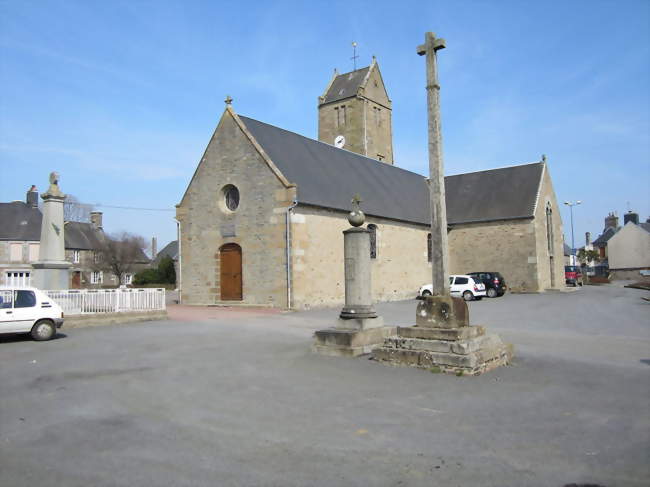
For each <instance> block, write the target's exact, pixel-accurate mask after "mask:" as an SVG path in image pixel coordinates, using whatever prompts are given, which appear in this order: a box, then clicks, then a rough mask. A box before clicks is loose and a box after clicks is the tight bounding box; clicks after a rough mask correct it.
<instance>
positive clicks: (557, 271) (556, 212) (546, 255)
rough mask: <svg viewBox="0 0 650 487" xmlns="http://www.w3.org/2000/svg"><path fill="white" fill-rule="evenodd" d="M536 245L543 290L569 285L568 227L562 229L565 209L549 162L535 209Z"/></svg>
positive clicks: (538, 269)
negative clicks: (548, 214)
mask: <svg viewBox="0 0 650 487" xmlns="http://www.w3.org/2000/svg"><path fill="white" fill-rule="evenodd" d="M547 206H548V207H550V209H551V214H552V218H551V222H552V227H553V231H552V232H551V235H552V239H553V242H552V244H551V248H552V249H553V252H552V254H553V256H552V257H553V258H552V259H551V252H549V245H548V238H547V235H548V232H547V225H546V208H547ZM535 244H536V251H537V262H536V265H537V272H538V276H539V283H538V287H539V289H538V290H539V291H544V290H545V289H559V288H563V287H565V286H566V282H565V280H564V230H563V228H562V215H561V208H560V207H559V206H558V204H557V200H556V198H555V191H554V190H553V183H552V181H551V176H550V174H549V171H548V165H545V167H544V175H543V177H542V184H541V187H540V193H539V197H538V201H537V208H536V210H535Z"/></svg>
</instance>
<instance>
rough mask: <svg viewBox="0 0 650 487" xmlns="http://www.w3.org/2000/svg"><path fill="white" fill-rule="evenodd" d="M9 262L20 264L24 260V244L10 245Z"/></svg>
mask: <svg viewBox="0 0 650 487" xmlns="http://www.w3.org/2000/svg"><path fill="white" fill-rule="evenodd" d="M9 260H10V261H11V262H20V261H22V260H23V244H20V243H12V244H9Z"/></svg>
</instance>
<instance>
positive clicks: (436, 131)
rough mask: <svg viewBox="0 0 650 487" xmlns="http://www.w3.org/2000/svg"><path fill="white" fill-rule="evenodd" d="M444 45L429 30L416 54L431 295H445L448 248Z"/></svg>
mask: <svg viewBox="0 0 650 487" xmlns="http://www.w3.org/2000/svg"><path fill="white" fill-rule="evenodd" d="M444 48H445V40H444V39H439V38H436V36H435V35H434V34H433V32H427V33H426V34H425V36H424V44H423V45H421V46H418V48H417V53H418V54H419V55H420V56H422V55H426V63H427V88H426V89H427V111H428V118H429V197H430V208H431V274H432V276H431V278H432V281H431V283H432V286H433V289H432V293H433V295H434V296H449V280H448V276H449V272H448V267H447V261H448V258H449V257H448V255H449V248H448V242H447V209H446V202H445V175H444V164H443V157H442V131H441V124H440V85H439V84H438V71H437V65H436V62H437V56H436V52H437V51H439V50H440V49H444Z"/></svg>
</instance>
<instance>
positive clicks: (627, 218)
mask: <svg viewBox="0 0 650 487" xmlns="http://www.w3.org/2000/svg"><path fill="white" fill-rule="evenodd" d="M627 222H632V223H634V224H635V225H638V224H639V214H638V213H634V212H633V211H632V210H629V211H628V212H627V213H626V214H625V215H623V225H627Z"/></svg>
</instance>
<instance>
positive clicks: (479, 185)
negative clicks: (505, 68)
mask: <svg viewBox="0 0 650 487" xmlns="http://www.w3.org/2000/svg"><path fill="white" fill-rule="evenodd" d="M391 110H392V108H391V101H390V99H389V97H388V94H387V91H386V88H385V86H384V83H383V80H382V77H381V73H380V71H379V66H378V64H377V62H376V61H375V60H374V59H373V62H372V64H371V65H370V66H368V67H365V68H362V69H358V70H355V71H352V72H350V73H345V74H338V73H336V72H335V73H334V76H333V78H332V79H331V81H330V82H329V84H328V86H327V88H326V89H325V92H324V93H323V95H322V96H320V97H319V104H318V116H319V129H318V133H319V140H314V139H310V138H307V137H304V136H302V135H299V134H296V133H293V132H289V131H287V130H283V129H281V128H279V127H274V126H272V125H269V124H266V123H263V122H260V121H257V120H254V119H252V118H248V117H245V116H241V115H238V114H237V113H236V112H235V110H234V109H233V107H232V105H231V104H230V100H227V105H226V109H225V111H224V113H223V115H222V116H221V119H220V120H219V123H218V125H217V128H216V130H215V131H214V134H213V135H212V138H211V139H210V141H209V143H208V145H207V148H206V150H205V152H204V154H203V157H202V158H201V160H200V161H199V164H198V167H197V168H196V171H195V173H194V175H193V177H192V179H191V181H190V183H189V186H188V187H187V189H186V191H185V194H184V195H183V198H182V200H181V202H180V203H179V204H178V205H177V207H176V208H177V210H176V216H177V220H178V221H179V255H180V262H179V270H180V272H179V274H180V288H181V300H182V302H183V303H184V304H197V305H199V304H222V303H223V304H233V303H236V302H240V303H243V304H250V305H263V306H274V307H281V308H298V309H300V308H309V307H318V306H329V305H338V304H341V303H343V301H344V274H343V235H342V231H343V230H345V229H346V228H348V227H349V224H348V223H347V220H346V215H347V213H348V212H349V211H350V207H351V205H350V200H351V198H352V196H353V195H355V194H359V195H360V196H361V198H362V200H363V203H362V209H363V210H364V212H365V213H366V215H367V218H366V222H367V224H368V228H369V229H370V230H371V258H372V283H373V284H372V285H373V297H374V299H375V300H377V301H384V300H397V299H407V298H412V297H414V296H415V295H416V293H417V290H418V288H419V286H421V285H422V284H425V283H428V282H430V281H431V263H430V259H431V248H430V245H431V243H430V237H429V225H430V216H429V215H430V213H429V197H428V186H427V180H426V178H425V177H423V176H421V175H419V174H416V173H413V172H410V171H406V170H404V169H401V168H399V167H397V166H395V165H394V164H393V144H392V126H391ZM423 166H426V164H425V163H424V162H423ZM445 188H446V199H447V219H448V232H449V234H448V235H449V245H450V256H449V266H450V272H451V273H453V274H461V273H467V272H473V271H498V272H501V274H503V276H504V277H505V280H506V282H507V284H508V286H509V287H510V289H511V290H512V291H515V292H517V291H519V292H536V291H543V290H545V289H549V288H558V287H563V286H564V272H563V232H562V222H561V219H560V212H559V207H558V204H557V201H556V198H555V194H554V191H553V185H552V182H551V177H550V174H549V169H548V164H547V163H546V160H545V158H543V160H542V161H540V162H534V163H530V164H524V165H518V166H511V167H505V168H501V169H492V170H486V171H480V172H474V173H467V174H459V175H455V176H448V177H446V178H445Z"/></svg>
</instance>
